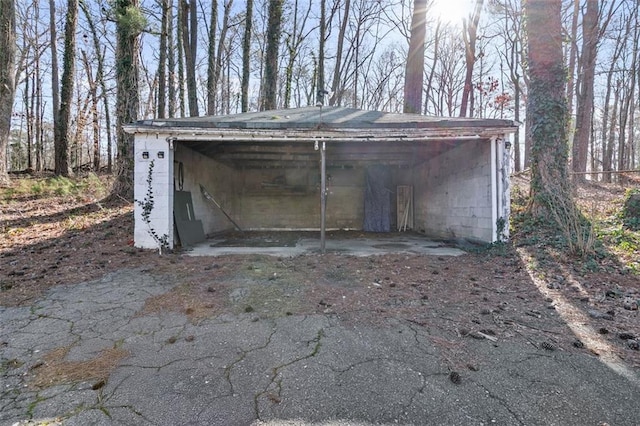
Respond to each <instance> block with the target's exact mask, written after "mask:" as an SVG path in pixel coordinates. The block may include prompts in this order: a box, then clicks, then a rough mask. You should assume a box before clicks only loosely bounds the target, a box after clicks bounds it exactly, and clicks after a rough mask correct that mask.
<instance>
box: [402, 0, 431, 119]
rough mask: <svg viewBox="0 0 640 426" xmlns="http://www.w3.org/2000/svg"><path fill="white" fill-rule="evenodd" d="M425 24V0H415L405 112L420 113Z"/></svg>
mask: <svg viewBox="0 0 640 426" xmlns="http://www.w3.org/2000/svg"><path fill="white" fill-rule="evenodd" d="M426 26H427V0H415V1H414V3H413V18H412V19H411V40H410V41H409V53H408V55H407V68H406V72H405V78H404V108H403V111H404V112H405V113H414V114H416V113H420V111H421V109H422V88H423V78H424V44H425V36H426Z"/></svg>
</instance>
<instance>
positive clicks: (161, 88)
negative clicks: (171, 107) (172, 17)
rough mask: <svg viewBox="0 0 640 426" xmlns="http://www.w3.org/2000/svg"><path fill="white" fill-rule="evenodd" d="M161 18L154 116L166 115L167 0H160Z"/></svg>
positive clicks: (163, 116) (162, 116)
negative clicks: (156, 102) (156, 99)
mask: <svg viewBox="0 0 640 426" xmlns="http://www.w3.org/2000/svg"><path fill="white" fill-rule="evenodd" d="M160 6H161V7H162V18H161V20H160V47H159V50H160V52H158V105H157V108H156V116H157V117H158V118H166V116H167V110H166V107H167V94H166V91H167V49H168V47H167V39H168V37H169V30H168V28H169V1H168V0H161V2H160Z"/></svg>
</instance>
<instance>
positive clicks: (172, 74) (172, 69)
mask: <svg viewBox="0 0 640 426" xmlns="http://www.w3.org/2000/svg"><path fill="white" fill-rule="evenodd" d="M167 6H168V10H167V49H168V51H167V67H168V73H169V80H168V82H167V85H168V86H169V117H175V116H176V98H177V96H176V46H175V44H174V39H173V35H174V34H173V1H172V0H168V2H167Z"/></svg>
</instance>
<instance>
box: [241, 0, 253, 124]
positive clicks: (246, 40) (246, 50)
mask: <svg viewBox="0 0 640 426" xmlns="http://www.w3.org/2000/svg"><path fill="white" fill-rule="evenodd" d="M245 19H246V22H245V26H244V37H243V39H242V83H241V92H242V100H241V102H242V107H241V110H242V112H247V111H249V75H250V73H251V27H252V25H253V0H247V13H246V17H245Z"/></svg>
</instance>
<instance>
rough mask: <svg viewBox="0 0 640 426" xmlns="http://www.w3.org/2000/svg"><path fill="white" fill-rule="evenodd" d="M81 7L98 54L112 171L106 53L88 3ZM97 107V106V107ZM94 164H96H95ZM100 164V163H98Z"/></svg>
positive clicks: (108, 153)
mask: <svg viewBox="0 0 640 426" xmlns="http://www.w3.org/2000/svg"><path fill="white" fill-rule="evenodd" d="M80 8H81V9H82V11H83V13H84V16H85V19H86V21H87V24H88V25H89V30H90V32H91V39H92V41H93V50H94V53H95V56H96V67H97V69H96V78H95V83H96V85H99V86H100V98H101V100H102V108H103V111H104V121H105V125H104V126H105V131H106V137H107V173H112V171H113V162H112V158H111V157H112V155H111V153H112V151H113V149H112V137H111V107H110V103H109V92H108V90H107V84H106V81H105V72H104V61H105V53H104V49H103V48H102V47H101V46H102V44H101V41H100V37H99V36H98V31H97V29H96V26H95V23H94V21H93V17H92V14H91V12H90V11H89V8H88V7H87V4H86V2H85V1H84V0H81V1H80ZM96 108H97V107H96ZM98 161H99V160H98ZM94 166H96V165H95V164H94ZM97 166H99V163H98V165H97Z"/></svg>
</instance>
